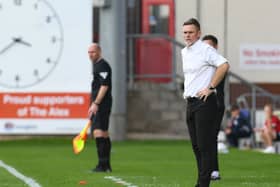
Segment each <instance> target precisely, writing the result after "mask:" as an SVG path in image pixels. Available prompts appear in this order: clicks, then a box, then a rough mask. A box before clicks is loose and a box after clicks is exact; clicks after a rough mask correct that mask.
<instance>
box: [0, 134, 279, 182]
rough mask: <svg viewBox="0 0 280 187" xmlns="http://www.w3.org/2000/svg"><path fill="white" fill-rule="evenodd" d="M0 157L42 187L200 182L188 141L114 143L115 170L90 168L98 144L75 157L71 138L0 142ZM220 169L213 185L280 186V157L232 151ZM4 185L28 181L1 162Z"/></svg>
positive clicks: (226, 156)
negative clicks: (98, 171)
mask: <svg viewBox="0 0 280 187" xmlns="http://www.w3.org/2000/svg"><path fill="white" fill-rule="evenodd" d="M0 161H1V162H2V163H4V164H5V165H8V166H10V167H13V168H14V169H16V171H18V172H19V173H21V174H22V175H24V176H25V177H27V178H28V179H32V180H34V181H36V182H37V183H38V184H40V186H43V187H64V186H65V187H77V186H89V187H115V186H116V187H120V186H130V187H136V186H137V187H193V186H194V184H195V180H196V166H195V160H194V157H193V153H192V151H191V146H190V143H189V142H187V141H126V142H114V143H113V150H112V167H113V172H112V173H105V174H103V173H91V172H90V169H91V168H93V167H94V166H95V163H96V161H97V157H96V149H95V144H94V142H93V141H89V142H87V144H86V147H85V150H84V151H83V152H82V153H81V154H79V155H74V154H73V152H72V145H71V139H70V138H55V139H31V140H17V141H0ZM2 165H3V164H2ZM220 168H221V174H222V180H221V181H219V182H212V184H211V186H212V187H222V186H223V187H255V186H258V187H280V155H266V154H262V153H258V152H255V151H239V150H236V149H231V150H230V153H229V154H224V155H220ZM80 183H81V184H80ZM0 186H1V187H23V186H25V187H26V186H28V185H26V184H25V183H24V182H23V181H22V180H20V179H18V178H16V177H15V176H14V175H12V174H11V173H9V172H8V171H7V169H5V168H4V167H3V166H2V167H1V166H0Z"/></svg>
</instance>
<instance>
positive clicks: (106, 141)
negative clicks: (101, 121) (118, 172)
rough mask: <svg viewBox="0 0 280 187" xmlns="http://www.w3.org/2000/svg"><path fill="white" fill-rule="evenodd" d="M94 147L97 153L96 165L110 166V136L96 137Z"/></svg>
mask: <svg viewBox="0 0 280 187" xmlns="http://www.w3.org/2000/svg"><path fill="white" fill-rule="evenodd" d="M95 140H96V148H97V154H98V160H99V163H98V166H99V167H102V168H106V169H107V168H111V166H110V153H111V140H110V138H109V137H108V138H103V137H97V138H96V139H95Z"/></svg>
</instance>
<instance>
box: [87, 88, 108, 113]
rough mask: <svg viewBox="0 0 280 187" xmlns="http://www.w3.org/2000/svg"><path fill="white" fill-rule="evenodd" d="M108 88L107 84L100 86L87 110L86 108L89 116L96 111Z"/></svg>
mask: <svg viewBox="0 0 280 187" xmlns="http://www.w3.org/2000/svg"><path fill="white" fill-rule="evenodd" d="M108 89H109V86H107V85H102V86H100V89H99V91H98V94H97V97H96V99H95V100H94V101H93V102H92V103H91V105H90V107H89V110H88V115H89V117H91V115H92V114H94V115H95V114H96V112H97V111H98V107H99V104H100V103H101V102H102V100H103V98H104V96H105V95H106V93H107V91H108Z"/></svg>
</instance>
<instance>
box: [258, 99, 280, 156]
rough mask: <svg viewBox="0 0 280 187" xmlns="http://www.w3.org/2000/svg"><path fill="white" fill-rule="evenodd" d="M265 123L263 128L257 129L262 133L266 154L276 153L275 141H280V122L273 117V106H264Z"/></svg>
mask: <svg viewBox="0 0 280 187" xmlns="http://www.w3.org/2000/svg"><path fill="white" fill-rule="evenodd" d="M264 112H265V123H264V126H263V127H262V128H256V129H255V131H256V132H260V133H261V138H262V140H263V142H264V144H265V147H266V148H265V149H264V150H263V152H264V153H275V148H274V147H273V145H272V143H273V141H276V140H280V120H279V118H278V117H277V116H275V115H273V107H272V105H271V104H266V105H265V106H264Z"/></svg>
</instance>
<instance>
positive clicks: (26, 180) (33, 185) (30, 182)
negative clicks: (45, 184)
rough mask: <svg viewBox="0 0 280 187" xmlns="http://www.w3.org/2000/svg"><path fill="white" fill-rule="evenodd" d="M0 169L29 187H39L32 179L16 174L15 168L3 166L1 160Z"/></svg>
mask: <svg viewBox="0 0 280 187" xmlns="http://www.w3.org/2000/svg"><path fill="white" fill-rule="evenodd" d="M0 167H3V168H5V169H6V170H7V171H8V172H9V173H11V174H12V175H14V176H15V177H17V178H19V179H20V180H22V181H23V182H24V183H25V184H27V185H28V186H30V187H41V185H40V184H38V183H37V182H36V181H35V180H34V179H32V178H29V177H26V176H24V175H23V174H21V173H20V172H18V171H17V170H16V169H15V168H13V167H11V166H9V165H7V164H5V163H4V162H3V161H2V160H0Z"/></svg>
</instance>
